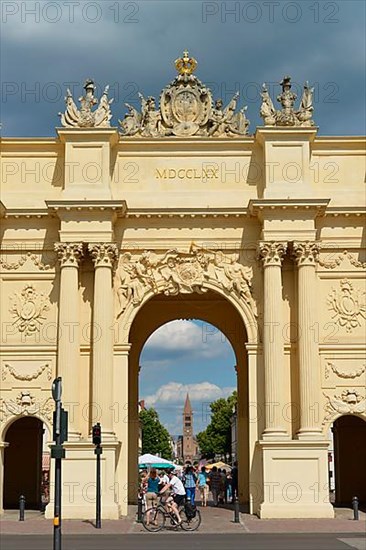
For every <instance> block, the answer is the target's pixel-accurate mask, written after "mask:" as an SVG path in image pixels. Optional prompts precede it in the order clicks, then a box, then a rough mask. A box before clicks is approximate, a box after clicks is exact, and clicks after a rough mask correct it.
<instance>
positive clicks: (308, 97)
mask: <svg viewBox="0 0 366 550" xmlns="http://www.w3.org/2000/svg"><path fill="white" fill-rule="evenodd" d="M280 85H281V86H282V93H281V94H280V95H278V96H277V101H278V102H279V103H280V104H281V106H282V109H281V110H276V109H275V107H274V105H273V102H272V99H271V97H270V95H269V93H268V90H267V87H266V85H265V84H263V89H262V93H261V96H262V105H261V109H260V115H261V117H262V118H263V122H264V125H265V126H302V127H311V126H314V124H315V123H314V121H313V120H312V116H313V111H314V107H313V92H314V88H310V87H309V83H308V82H305V84H304V91H303V95H302V98H301V102H300V109H299V110H297V111H296V110H295V109H294V103H295V101H296V99H297V96H296V94H295V93H294V92H292V91H291V86H292V85H291V78H290V77H289V76H285V77H284V78H283V79H282V81H281V82H280Z"/></svg>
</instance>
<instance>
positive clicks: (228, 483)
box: [225, 472, 232, 502]
mask: <svg viewBox="0 0 366 550" xmlns="http://www.w3.org/2000/svg"><path fill="white" fill-rule="evenodd" d="M231 482H232V477H231V472H228V473H227V474H226V500H225V502H227V501H228V500H229V501H230V500H231V498H232V487H231Z"/></svg>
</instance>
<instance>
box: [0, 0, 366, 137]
mask: <svg viewBox="0 0 366 550" xmlns="http://www.w3.org/2000/svg"><path fill="white" fill-rule="evenodd" d="M1 26H2V29H1V31H2V34H1V79H2V89H1V91H2V97H1V121H2V133H3V135H4V136H53V135H54V127H55V126H57V125H59V122H58V116H57V113H58V112H59V111H61V110H62V109H63V107H64V103H63V98H64V95H65V91H66V87H67V85H68V84H69V85H70V83H71V84H72V88H73V90H74V95H75V96H76V97H78V96H79V95H81V92H82V90H81V85H82V84H83V82H84V80H85V78H86V77H92V78H94V79H95V80H96V81H97V82H98V84H99V85H100V86H104V85H105V84H108V83H109V84H110V85H111V92H112V93H111V95H112V96H114V97H115V102H114V105H113V112H114V118H113V121H112V122H113V123H114V124H117V119H118V118H121V117H122V115H123V113H124V111H125V108H124V107H123V103H124V102H126V101H128V102H129V103H133V104H135V105H136V106H137V105H138V99H137V91H138V90H140V91H142V92H143V93H144V94H145V95H155V96H159V93H160V91H161V89H162V88H163V87H164V86H165V85H166V84H167V83H169V82H170V81H171V80H172V79H173V78H174V75H175V69H174V65H173V61H174V60H175V59H176V58H177V57H178V56H180V55H181V52H182V51H183V49H184V48H187V49H188V50H189V52H190V54H191V55H193V56H194V57H195V58H196V59H197V60H198V69H197V75H198V76H199V78H200V79H201V80H202V81H203V82H205V83H206V84H208V85H209V86H210V87H211V89H212V91H213V94H214V97H223V99H224V100H225V101H228V100H229V99H230V97H231V95H232V94H233V92H234V91H235V90H237V89H238V90H240V91H241V96H242V102H243V103H245V104H247V105H248V118H249V119H250V120H251V127H250V131H251V132H254V131H255V127H256V125H258V124H260V119H259V116H258V111H259V104H260V102H259V90H260V87H261V84H262V82H264V81H266V82H268V83H272V85H271V90H272V91H273V93H274V94H277V93H278V90H279V88H278V86H277V85H276V86H275V83H278V82H279V81H280V80H281V78H282V77H283V76H284V75H285V74H289V75H291V76H292V79H293V81H294V83H295V84H296V88H297V87H298V86H301V85H302V84H303V82H304V81H305V80H309V81H310V83H311V84H312V85H314V86H315V90H316V96H315V108H316V111H315V120H316V122H317V124H318V125H319V126H320V133H321V134H323V135H333V134H344V135H349V134H358V135H359V134H363V133H364V132H365V129H364V124H365V123H364V121H365V78H364V70H365V55H364V52H365V34H364V26H365V2H363V1H362V0H360V1H357V0H356V1H352V0H341V1H336V2H332V1H322V0H319V1H316V0H315V1H313V0H310V1H308V0H301V1H297V2H288V1H280V0H277V1H256V2H253V1H241V2H238V1H236V2H232V1H231V2H213V1H211V2H202V1H198V0H191V1H189V0H186V1H184V2H181V1H176V0H172V1H170V0H166V1H154V0H146V1H116V0H104V1H99V2H93V1H87V0H78V1H71V0H70V1H67V0H65V1H63V0H62V1H60V0H59V1H58V2H55V1H48V0H41V1H38V2H34V1H19V0H17V1H7V0H2V2H1Z"/></svg>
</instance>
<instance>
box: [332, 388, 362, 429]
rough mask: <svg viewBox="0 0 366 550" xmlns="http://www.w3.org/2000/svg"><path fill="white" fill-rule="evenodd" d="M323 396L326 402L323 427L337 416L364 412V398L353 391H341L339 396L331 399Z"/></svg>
mask: <svg viewBox="0 0 366 550" xmlns="http://www.w3.org/2000/svg"><path fill="white" fill-rule="evenodd" d="M324 396H325V397H326V398H327V399H328V402H327V403H326V405H325V416H324V420H323V425H324V424H325V423H326V422H328V421H329V420H331V418H333V417H334V416H336V415H337V414H362V413H365V411H366V401H365V397H364V396H362V395H361V394H359V393H358V391H356V390H355V389H347V390H343V391H342V393H341V395H334V396H333V397H330V396H329V395H327V394H325V393H324Z"/></svg>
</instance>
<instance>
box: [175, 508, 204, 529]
mask: <svg viewBox="0 0 366 550" xmlns="http://www.w3.org/2000/svg"><path fill="white" fill-rule="evenodd" d="M179 513H180V517H181V519H182V523H181V524H180V526H181V528H182V529H183V530H184V531H196V529H198V528H199V526H200V525H201V512H200V511H199V510H196V515H195V516H194V518H191V519H189V518H187V514H186V512H185V510H184V508H183V509H182V510H180V511H179Z"/></svg>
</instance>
